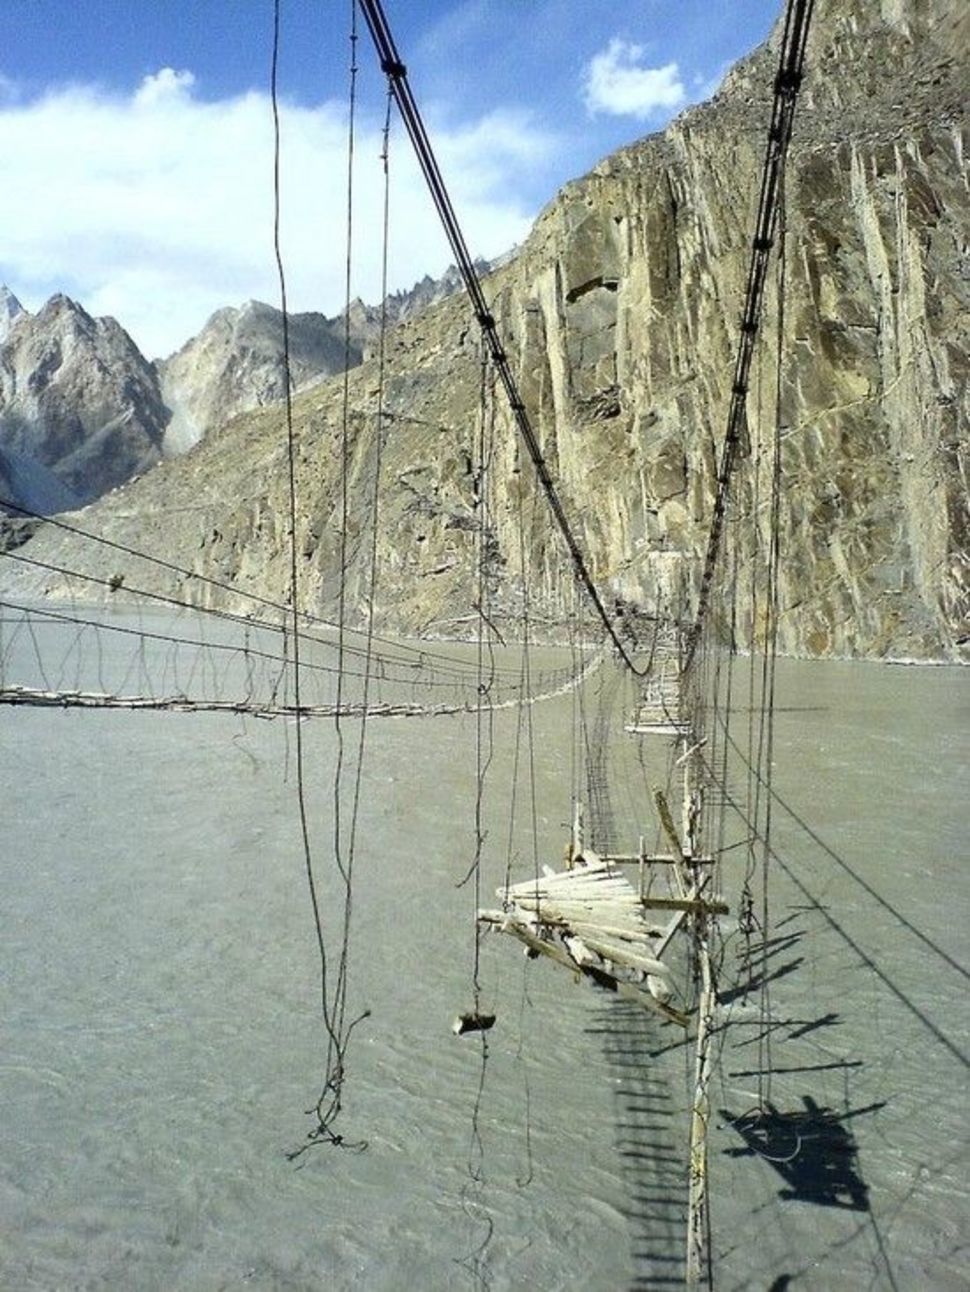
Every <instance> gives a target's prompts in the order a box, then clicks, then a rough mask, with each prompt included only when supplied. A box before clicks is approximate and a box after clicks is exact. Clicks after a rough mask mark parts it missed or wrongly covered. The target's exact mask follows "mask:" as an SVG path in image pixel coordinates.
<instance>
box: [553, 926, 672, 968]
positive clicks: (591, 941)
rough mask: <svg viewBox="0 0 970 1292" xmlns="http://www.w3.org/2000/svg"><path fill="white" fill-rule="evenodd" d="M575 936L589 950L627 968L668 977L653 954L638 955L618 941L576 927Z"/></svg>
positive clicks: (661, 964)
mask: <svg viewBox="0 0 970 1292" xmlns="http://www.w3.org/2000/svg"><path fill="white" fill-rule="evenodd" d="M576 936H577V937H578V938H579V939H580V940H581V941H582V942H584V943H585V944H586V946H588V947H589V948H590V949H591V950H593V951H597V952H599V954H600V955H601V956H604V957H605V958H606V959H607V960H612V961H614V962H615V963H616V964H622V965H626V966H627V968H628V969H642V970H643V972H644V973H649V974H653V976H654V977H655V978H669V977H670V970H669V969H668V968H667V966H666V965H665V964H664V963H663V961H662V960H655V959H654V958H653V956H647V955H639V954H638V953H637V952H636V951H631V950H628V949H627V948H626V947H624V946H622V945H621V944H620V943H619V942H617V941H615V940H611V939H610V938H604V937H600V936H597V935H596V934H595V933H580V932H579V930H578V929H577V930H576Z"/></svg>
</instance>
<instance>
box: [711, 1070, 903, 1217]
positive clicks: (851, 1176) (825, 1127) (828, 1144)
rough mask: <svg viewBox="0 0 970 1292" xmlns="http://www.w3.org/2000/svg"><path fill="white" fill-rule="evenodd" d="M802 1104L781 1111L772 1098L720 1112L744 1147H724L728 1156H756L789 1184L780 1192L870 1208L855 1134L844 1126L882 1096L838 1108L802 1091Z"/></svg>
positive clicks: (796, 1198)
mask: <svg viewBox="0 0 970 1292" xmlns="http://www.w3.org/2000/svg"><path fill="white" fill-rule="evenodd" d="M802 1103H803V1104H804V1105H805V1106H804V1108H803V1109H798V1110H797V1111H793V1112H781V1111H779V1109H777V1108H775V1107H774V1105H773V1104H767V1105H766V1108H765V1109H763V1110H762V1109H755V1110H753V1111H751V1112H746V1113H742V1114H740V1115H739V1116H735V1115H733V1114H732V1113H729V1112H728V1111H727V1110H726V1109H721V1115H722V1116H723V1117H724V1119H725V1121H726V1122H727V1124H728V1125H730V1126H732V1127H733V1128H734V1130H736V1131H737V1133H738V1134H739V1135H740V1136H741V1138H742V1139H743V1140H744V1145H745V1146H744V1148H728V1149H725V1150H724V1155H725V1156H726V1157H734V1158H737V1157H760V1158H762V1159H763V1160H764V1161H765V1162H767V1163H768V1164H769V1165H770V1166H772V1167H773V1168H774V1169H775V1170H776V1171H777V1172H778V1174H779V1175H780V1176H781V1178H782V1179H783V1180H784V1181H785V1184H786V1185H787V1187H786V1188H783V1189H780V1190H779V1192H778V1197H779V1198H782V1199H784V1200H785V1201H788V1202H810V1203H812V1204H813V1205H814V1206H817V1207H839V1208H842V1209H844V1210H848V1211H868V1210H869V1186H868V1185H867V1184H866V1183H865V1181H864V1180H863V1178H862V1176H861V1174H860V1172H859V1167H858V1159H859V1153H858V1147H857V1145H856V1140H855V1136H854V1135H853V1134H852V1132H851V1130H850V1129H849V1128H848V1127H847V1126H846V1124H845V1123H846V1122H847V1121H849V1119H850V1118H852V1117H860V1116H862V1115H864V1114H866V1113H872V1112H876V1111H878V1110H879V1109H880V1108H883V1107H885V1101H883V1102H880V1103H874V1104H869V1105H868V1106H867V1107H865V1108H855V1109H849V1110H848V1111H847V1112H844V1113H837V1112H835V1111H834V1110H833V1109H831V1108H826V1107H823V1106H822V1105H820V1104H817V1103H816V1102H815V1100H814V1099H813V1098H812V1097H811V1095H802Z"/></svg>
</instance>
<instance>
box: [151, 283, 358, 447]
mask: <svg viewBox="0 0 970 1292" xmlns="http://www.w3.org/2000/svg"><path fill="white" fill-rule="evenodd" d="M288 323H289V327H288V331H289V349H290V377H291V380H292V382H293V385H294V387H295V388H296V389H299V388H300V387H302V386H305V385H307V384H308V383H312V382H314V381H320V380H321V379H322V378H324V377H330V376H333V375H334V374H335V373H338V372H343V370H344V367H345V351H346V347H345V344H344V324H343V322H342V320H341V319H339V318H337V319H328V318H327V317H326V316H325V315H323V314H314V313H306V314H292V315H290V316H289V320H288ZM282 353H283V315H282V313H281V312H280V311H279V310H277V309H274V308H273V307H272V306H271V305H263V304H262V303H261V302H259V301H247V302H246V304H245V305H243V306H241V307H240V308H238V309H237V308H234V307H232V306H227V307H226V308H225V309H221V310H217V311H216V313H215V314H213V315H212V317H211V318H210V319H209V321H208V322H207V323H206V325H205V327H204V328H203V329H202V331H201V332H200V333H199V334H198V336H195V337H193V338H192V339H191V340H190V341H187V342H186V343H185V345H184V346H182V348H181V350H179V351H178V352H177V353H176V354H173V355H172V356H171V357H170V358H168V359H161V360H158V361H157V363H156V368H157V370H158V374H159V380H160V384H161V392H162V398H163V399H164V401H165V403H166V405H167V406H168V407H169V408H170V409H171V411H172V418H171V421H170V422H169V425H168V429H167V431H166V434H165V452H166V453H167V454H168V455H174V454H177V453H184V452H185V451H186V450H187V449H190V448H191V447H192V446H193V445H194V444H197V443H198V441H199V440H200V439H202V437H203V435H204V434H205V432H206V431H207V430H208V429H210V428H212V427H214V426H216V425H218V424H220V423H222V422H224V421H225V420H226V419H227V418H229V417H232V416H234V415H235V414H236V413H240V412H244V411H245V410H246V409H250V408H261V407H262V406H263V405H264V404H272V403H277V402H278V401H279V400H281V399H282V398H283V395H284V393H285V387H284V377H283V366H282V362H281V355H282ZM361 356H362V347H361V343H360V341H359V340H358V338H357V337H355V336H352V337H351V345H350V352H349V358H350V366H351V367H353V366H355V365H356V364H358V363H360V360H361Z"/></svg>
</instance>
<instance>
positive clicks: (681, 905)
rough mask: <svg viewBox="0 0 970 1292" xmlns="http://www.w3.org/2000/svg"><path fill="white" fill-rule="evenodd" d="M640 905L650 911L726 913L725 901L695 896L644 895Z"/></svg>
mask: <svg viewBox="0 0 970 1292" xmlns="http://www.w3.org/2000/svg"><path fill="white" fill-rule="evenodd" d="M642 905H643V906H644V907H645V909H646V910H648V911H650V910H653V911H700V912H703V913H704V914H706V915H727V914H729V913H730V909H731V908H730V907H729V906H728V904H727V902H704V901H701V900H699V899H698V898H696V897H645V898H644V899H643V902H642Z"/></svg>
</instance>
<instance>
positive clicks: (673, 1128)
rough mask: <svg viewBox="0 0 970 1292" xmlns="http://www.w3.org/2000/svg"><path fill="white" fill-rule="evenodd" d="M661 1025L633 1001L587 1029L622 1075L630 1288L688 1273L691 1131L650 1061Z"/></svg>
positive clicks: (619, 1107)
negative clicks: (688, 1133) (686, 1245)
mask: <svg viewBox="0 0 970 1292" xmlns="http://www.w3.org/2000/svg"><path fill="white" fill-rule="evenodd" d="M656 1027H657V1024H656V1023H655V1021H654V1020H653V1019H650V1018H648V1017H647V1016H646V1015H645V1014H644V1012H643V1010H641V1009H639V1008H638V1007H637V1006H636V1005H634V1004H632V1003H630V1002H627V1001H619V1000H617V1001H613V1002H611V1003H610V1004H609V1005H608V1006H606V1007H605V1008H603V1009H600V1010H597V1012H596V1016H595V1020H594V1022H593V1025H592V1026H591V1028H590V1029H589V1030H590V1031H591V1032H594V1033H596V1034H597V1035H598V1036H599V1037H600V1039H601V1043H602V1047H603V1054H604V1056H605V1057H606V1059H607V1061H608V1063H609V1065H610V1067H611V1068H612V1069H613V1072H614V1074H615V1077H616V1086H615V1090H614V1100H615V1109H616V1117H615V1123H614V1126H615V1145H616V1150H617V1153H618V1156H619V1160H620V1168H621V1172H622V1176H623V1184H624V1196H625V1198H626V1218H627V1223H628V1226H629V1234H630V1247H631V1256H632V1265H633V1278H632V1281H631V1283H630V1284H629V1288H628V1290H627V1292H647V1289H654V1288H666V1287H669V1288H675V1287H677V1288H682V1287H683V1286H684V1279H685V1274H686V1268H685V1260H684V1243H685V1238H684V1235H685V1233H686V1226H687V1162H686V1152H685V1145H686V1131H685V1127H684V1124H683V1123H684V1119H683V1117H682V1116H681V1109H680V1108H679V1106H678V1104H677V1103H676V1101H675V1100H674V1098H673V1096H672V1093H671V1090H670V1084H669V1082H668V1080H667V1079H666V1077H665V1076H664V1075H663V1074H662V1073H661V1072H659V1071H658V1068H657V1066H656V1065H655V1064H651V1063H650V1061H649V1053H650V1049H651V1042H652V1040H653V1039H654V1038H653V1035H652V1033H653V1032H654V1031H655V1029H656Z"/></svg>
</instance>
